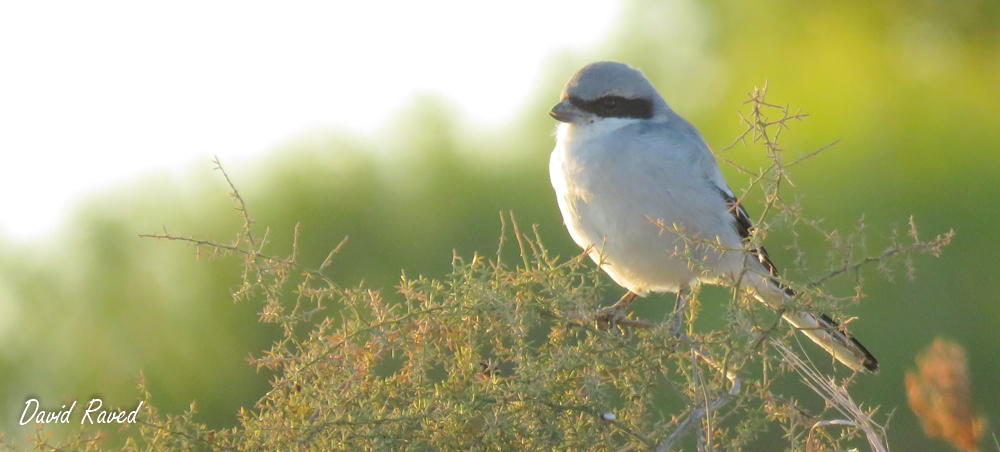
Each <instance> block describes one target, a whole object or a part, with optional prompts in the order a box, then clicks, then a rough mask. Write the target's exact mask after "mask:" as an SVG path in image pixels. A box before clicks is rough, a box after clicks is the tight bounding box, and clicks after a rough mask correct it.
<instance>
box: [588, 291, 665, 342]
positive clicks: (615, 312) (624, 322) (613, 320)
mask: <svg viewBox="0 0 1000 452" xmlns="http://www.w3.org/2000/svg"><path fill="white" fill-rule="evenodd" d="M638 296H639V295H636V293H635V292H632V291H631V290H630V291H628V292H626V293H625V295H624V296H622V298H621V299H620V300H618V302H617V303H615V304H613V305H611V306H608V307H606V308H604V309H601V310H600V311H597V315H596V316H595V318H596V319H597V327H598V328H599V329H601V330H604V331H607V330H609V329H610V328H611V327H612V326H617V327H618V328H620V329H621V330H622V331H623V332H624V331H625V328H624V327H627V326H636V327H640V328H650V327H652V325H651V324H649V322H645V321H641V320H630V319H629V318H628V316H627V315H626V314H625V309H628V306H629V305H630V304H632V301H633V300H635V299H636V297H638Z"/></svg>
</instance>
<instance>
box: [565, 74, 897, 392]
mask: <svg viewBox="0 0 1000 452" xmlns="http://www.w3.org/2000/svg"><path fill="white" fill-rule="evenodd" d="M559 100H560V102H559V103H558V104H556V106H555V107H553V108H552V111H551V112H550V114H551V115H552V117H553V118H555V119H556V120H558V121H559V122H560V124H559V128H558V131H557V132H556V146H555V149H554V150H553V151H552V157H551V159H550V161H549V176H550V177H551V179H552V187H553V188H555V192H556V197H557V199H558V201H559V209H560V210H561V211H562V216H563V220H564V221H565V223H566V228H567V229H569V234H570V236H572V237H573V240H574V241H575V242H576V243H577V244H578V245H580V246H581V247H582V248H584V249H585V250H587V252H588V253H589V254H590V257H591V258H592V259H594V261H595V262H597V263H598V265H600V267H601V268H602V269H604V271H605V272H607V273H608V275H610V276H611V279H613V280H614V281H615V282H616V283H618V285H620V286H622V287H624V288H626V289H628V293H626V294H625V296H624V297H622V299H621V300H620V301H619V302H618V303H616V304H615V305H614V306H612V307H610V308H606V309H605V310H603V311H602V313H603V315H605V318H608V319H611V320H612V323H614V321H615V319H617V320H621V319H623V318H625V316H624V315H623V314H622V313H623V311H624V309H625V308H626V307H627V306H628V304H629V303H631V302H632V300H634V299H635V298H636V297H637V296H645V295H646V294H648V293H649V292H677V295H678V305H680V303H681V301H680V300H681V297H682V293H681V292H682V291H683V290H685V289H687V288H689V287H690V286H692V285H695V284H699V283H709V284H719V283H722V282H725V281H730V282H732V281H736V280H737V279H739V280H740V282H741V284H742V285H743V286H744V287H747V288H748V289H750V290H751V291H752V292H753V293H754V295H755V296H756V297H757V298H758V299H759V300H760V301H762V302H763V303H765V304H766V305H768V306H770V307H771V308H773V309H780V308H781V307H782V306H783V305H784V302H785V301H786V300H787V299H790V297H792V296H794V294H795V293H794V292H793V291H792V290H791V289H789V288H787V287H785V286H784V285H782V284H781V283H780V282H778V280H777V279H776V276H777V269H776V268H775V266H774V264H772V263H771V260H770V258H768V255H767V252H766V251H765V250H764V248H763V247H756V248H755V247H753V246H752V245H751V244H750V243H749V240H748V238H749V236H750V233H751V231H752V230H753V223H752V222H751V221H750V218H749V216H748V215H747V212H746V210H744V209H743V207H742V206H741V205H740V204H739V202H738V200H737V198H736V196H734V195H733V192H732V190H730V189H729V186H728V185H727V184H726V180H725V179H724V178H723V177H722V172H720V171H719V165H718V163H716V161H715V157H714V156H713V155H712V151H711V150H709V148H708V145H707V144H706V143H705V140H704V139H703V138H702V136H701V134H700V133H699V132H698V130H697V129H695V127H694V126H693V125H691V123H689V122H687V121H686V120H685V119H684V118H682V117H680V116H679V115H678V114H677V113H674V111H673V110H671V109H670V107H668V106H667V103H666V101H664V100H663V98H662V97H661V96H660V94H659V93H658V92H657V91H656V88H654V87H653V85H652V83H650V81H649V80H648V79H647V78H646V77H645V76H644V75H643V74H642V72H640V71H639V70H637V69H634V68H632V67H631V66H628V65H626V64H622V63H616V62H597V63H592V64H589V65H587V66H584V67H583V69H580V70H579V71H578V72H577V73H576V74H575V75H574V76H573V78H572V79H570V81H569V83H567V84H566V88H565V89H564V90H563V92H562V96H560V98H559ZM658 222H659V225H658V224H657V223H658ZM661 225H667V226H670V225H674V226H676V227H675V228H665V227H662V226H661ZM679 231H680V233H678V232H679ZM692 238H696V240H691V239H692ZM698 242H700V243H698ZM709 242H710V243H709ZM782 316H783V317H784V319H785V320H786V321H788V323H790V324H791V325H792V326H793V327H795V328H796V329H798V330H799V331H801V332H802V333H803V334H805V335H806V336H807V337H809V339H811V340H812V341H813V342H815V343H817V344H819V346H820V347H823V348H824V349H825V350H826V351H828V352H829V353H830V354H831V355H833V356H834V357H835V358H836V359H837V360H839V361H840V362H842V363H844V364H845V365H847V366H848V367H850V368H851V369H854V370H860V369H864V370H867V371H870V372H875V371H877V370H878V362H877V361H876V360H875V358H874V357H873V356H872V355H871V353H869V352H868V350H866V349H865V347H864V346H862V345H861V343H860V342H858V341H857V340H855V339H854V338H852V337H851V336H850V335H848V333H847V332H846V330H845V329H844V328H842V327H841V326H839V325H838V324H837V323H836V322H835V321H833V319H831V318H830V317H828V316H826V315H824V314H819V315H816V314H812V313H809V312H794V311H785V312H783V314H782Z"/></svg>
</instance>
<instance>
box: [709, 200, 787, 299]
mask: <svg viewBox="0 0 1000 452" xmlns="http://www.w3.org/2000/svg"><path fill="white" fill-rule="evenodd" d="M715 188H716V189H717V190H718V191H719V195H721V196H722V199H723V200H725V201H726V206H728V207H729V214H730V215H732V217H733V228H735V229H736V233H737V234H739V235H740V239H742V240H743V242H744V243H746V242H748V241H749V240H750V234H751V233H753V228H754V225H753V221H751V220H750V215H748V214H747V211H746V209H744V208H743V205H741V204H740V200H739V199H737V198H736V196H734V195H733V193H732V191H730V190H729V188H728V187H726V188H722V187H719V186H717V185H716V187H715ZM747 251H748V252H750V254H751V255H753V257H755V258H757V260H758V261H760V263H761V265H763V266H764V268H766V269H767V273H768V274H769V275H770V276H771V277H770V278H768V279H769V280H770V282H771V283H772V284H774V285H775V286H776V287H778V288H779V289H781V290H782V291H784V292H785V294H786V295H788V296H794V295H795V291H793V290H792V289H791V288H790V287H788V286H786V285H785V284H783V283H782V282H781V281H778V267H776V266H775V265H774V263H773V262H771V257H770V256H768V255H767V250H766V249H764V246H763V245H758V246H750V247H748V249H747Z"/></svg>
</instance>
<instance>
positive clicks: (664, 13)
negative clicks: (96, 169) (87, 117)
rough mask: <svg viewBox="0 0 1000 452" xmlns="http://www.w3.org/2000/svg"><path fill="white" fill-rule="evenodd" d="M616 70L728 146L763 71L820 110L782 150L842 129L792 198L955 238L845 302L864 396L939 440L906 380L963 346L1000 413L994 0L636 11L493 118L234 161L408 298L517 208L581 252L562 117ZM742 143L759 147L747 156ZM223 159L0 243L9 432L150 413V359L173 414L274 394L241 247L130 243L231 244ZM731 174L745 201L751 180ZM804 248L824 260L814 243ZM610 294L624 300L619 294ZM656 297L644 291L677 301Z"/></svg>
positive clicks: (156, 386) (203, 415)
mask: <svg viewBox="0 0 1000 452" xmlns="http://www.w3.org/2000/svg"><path fill="white" fill-rule="evenodd" d="M530 13H531V12H530V11H525V14H530ZM511 32H512V33H516V32H517V31H516V30H511ZM599 59H612V60H620V61H625V62H629V63H631V64H633V65H635V66H637V67H639V68H641V69H643V70H644V71H645V72H646V74H647V75H648V76H649V77H650V79H651V80H652V81H653V82H654V84H655V85H656V86H657V87H658V88H659V89H660V92H661V93H662V94H663V95H664V97H665V98H666V99H667V102H668V103H669V104H670V105H671V106H672V107H673V108H674V109H675V110H676V111H678V112H679V113H681V114H682V115H684V116H685V117H687V118H688V119H689V120H690V121H691V122H693V123H694V124H695V125H696V126H697V127H698V128H699V129H700V130H701V131H702V133H703V134H704V135H705V137H706V139H707V140H708V142H709V143H710V144H711V145H712V146H713V147H714V148H716V149H720V148H722V147H724V146H726V145H728V144H730V143H731V142H732V141H733V140H734V138H735V137H736V136H738V135H739V133H740V132H741V131H742V126H741V124H740V122H739V117H738V115H737V114H736V111H737V110H738V109H739V108H740V103H741V102H742V101H743V100H745V95H746V93H747V92H748V91H750V90H752V89H753V87H754V86H755V85H758V86H759V85H762V84H763V83H764V82H765V81H767V82H768V84H769V86H770V91H769V99H770V100H771V101H774V102H777V103H781V104H784V103H790V104H791V105H792V107H793V108H795V107H801V108H802V109H803V110H804V112H806V113H808V114H809V115H810V117H809V118H808V119H807V120H805V121H804V122H802V123H801V124H793V129H792V130H791V131H790V132H788V133H787V134H786V135H785V137H784V140H783V144H784V145H785V148H786V149H789V150H791V151H793V152H795V151H802V152H810V151H812V150H815V149H817V148H818V147H820V146H823V145H825V144H828V143H830V142H832V141H834V140H837V139H840V140H841V142H840V143H839V144H837V145H836V146H834V147H833V148H832V149H831V150H829V151H827V152H825V153H823V154H821V155H820V156H819V157H817V158H815V159H813V160H810V161H808V162H807V163H805V164H802V165H800V166H797V167H795V168H794V169H793V172H792V177H793V180H794V181H795V182H796V186H795V187H794V188H789V190H788V191H787V192H786V197H788V198H789V199H792V197H795V196H797V197H799V198H800V199H801V202H802V205H803V206H804V208H805V213H806V215H807V216H809V217H812V218H824V219H825V220H824V221H825V223H824V224H825V226H826V227H827V228H829V229H839V230H841V231H849V230H851V229H853V227H854V225H855V224H856V223H857V221H858V220H859V219H860V218H861V217H862V216H864V218H865V222H866V224H867V225H868V226H869V234H870V236H869V240H868V244H869V247H870V249H871V250H872V251H873V252H877V251H878V250H879V249H880V247H881V246H885V245H886V244H887V243H888V241H887V240H888V239H887V237H888V235H889V234H890V231H891V229H892V228H893V227H894V226H898V227H902V228H904V229H905V227H906V219H907V218H908V217H909V216H910V215H913V216H914V217H915V219H916V222H917V225H918V226H919V227H920V230H921V233H922V234H923V237H924V238H931V237H933V236H934V235H936V234H939V233H944V232H947V231H948V230H949V229H952V228H954V230H955V232H956V234H957V236H956V239H955V240H954V242H953V244H952V245H951V246H950V247H948V248H947V249H946V251H945V253H944V254H943V256H942V257H941V258H940V259H933V258H930V257H927V256H920V257H918V258H917V259H916V267H917V272H916V280H915V281H913V282H910V281H908V280H906V278H905V277H903V275H902V274H898V275H897V277H896V278H895V279H896V281H895V282H888V281H886V280H885V278H883V277H881V276H880V275H879V274H878V272H876V271H872V270H869V271H867V272H866V273H865V276H866V286H865V291H866V293H867V295H868V297H867V299H865V301H864V302H863V303H862V304H861V305H859V306H857V307H855V308H852V309H851V310H850V311H849V313H850V314H852V315H856V316H858V317H859V318H860V320H858V321H856V322H854V323H852V325H851V329H852V331H853V333H854V334H855V335H856V336H857V337H859V338H861V339H862V340H863V342H864V343H865V344H866V345H867V346H868V348H869V349H870V350H871V351H872V352H873V353H874V354H875V355H876V356H877V357H878V358H879V360H880V362H881V365H882V372H881V373H880V374H879V375H877V376H865V377H862V378H860V381H859V382H858V383H857V384H856V386H855V387H854V395H855V397H856V399H857V400H858V401H862V402H863V403H864V404H865V405H867V406H874V405H881V406H882V412H883V413H888V412H892V411H895V413H894V414H893V415H892V419H891V422H890V423H889V430H888V431H889V437H890V444H891V446H892V447H893V448H895V449H896V450H911V451H920V450H942V448H944V447H945V446H944V444H943V443H940V442H930V441H928V440H927V439H926V438H925V436H924V434H923V432H922V431H921V428H920V424H919V421H918V420H917V419H916V417H915V416H914V415H913V414H912V412H911V411H910V410H909V409H908V408H907V406H906V398H905V389H904V386H903V377H904V372H905V371H906V370H907V369H911V368H914V367H915V365H914V357H915V356H916V355H917V354H918V353H919V352H921V351H922V349H923V348H924V347H926V346H927V345H928V344H930V342H931V341H932V340H933V338H934V337H936V336H945V337H947V338H950V339H953V340H955V341H957V342H958V343H960V344H961V345H963V346H964V347H965V348H966V350H967V352H968V359H969V369H970V372H971V377H972V382H971V386H972V391H973V397H974V404H975V407H976V409H977V410H979V411H980V412H981V413H982V414H984V415H985V416H986V417H987V418H988V420H989V421H990V422H991V423H992V424H993V425H994V426H995V425H997V423H1000V387H998V384H997V383H996V381H997V378H998V377H1000V360H998V359H997V357H998V353H1000V352H998V350H1000V335H998V334H997V327H996V322H997V319H1000V303H998V302H997V301H996V298H997V294H998V293H1000V278H998V277H997V276H996V271H997V270H998V267H1000V257H998V256H1000V240H998V239H997V230H996V229H997V228H996V224H997V222H998V220H1000V207H998V206H1000V203H998V202H997V201H998V198H1000V177H997V172H998V170H1000V113H998V112H997V108H998V101H1000V3H998V2H996V1H986V0H983V1H959V2H933V1H916V2H912V1H907V2H904V1H878V2H870V1H839V2H832V1H815V2H792V1H760V2H738V1H713V0H706V1H697V2H695V1H672V2H654V1H643V0H633V1H628V2H626V4H625V5H624V6H623V8H622V12H621V16H620V17H619V18H618V20H617V25H616V27H615V32H614V33H612V35H611V36H610V37H608V39H607V40H606V41H605V42H603V43H602V44H600V45H598V46H596V47H595V48H591V49H587V50H586V51H576V52H564V53H561V54H557V55H553V57H552V58H551V60H550V62H549V64H548V67H547V68H546V70H545V73H544V75H543V77H541V78H540V79H539V80H538V83H537V86H536V89H535V90H534V92H533V93H531V95H530V97H529V98H528V99H526V100H525V102H524V104H523V107H522V108H521V109H520V111H519V113H518V114H517V115H516V116H515V117H514V118H513V119H511V120H509V121H507V122H506V123H504V124H503V125H501V126H496V127H492V128H484V127H480V126H477V125H475V124H470V123H468V122H466V121H465V120H463V114H462V111H460V110H459V109H458V108H457V107H455V106H454V105H453V104H451V103H450V102H449V101H448V100H446V99H442V98H440V97H437V96H433V95H426V96H417V97H415V98H413V99H412V100H411V101H410V102H409V103H408V105H407V107H405V108H403V109H402V110H400V111H399V112H398V113H397V115H396V116H395V118H394V119H393V120H392V121H391V122H390V124H388V125H387V126H386V127H385V128H384V130H382V131H380V132H379V133H375V134H361V133H355V132H351V131H348V130H339V129H335V128H317V129H314V130H312V131H310V132H308V133H304V134H302V135H301V136H298V137H296V138H294V139H292V140H289V141H288V142H287V143H285V144H284V145H281V146H278V147H276V148H275V149H274V150H273V152H271V153H270V154H268V155H267V156H265V157H263V158H261V159H259V160H256V161H241V162H231V163H229V162H226V161H225V160H223V162H222V163H223V165H224V166H225V167H226V169H227V171H228V172H229V175H230V176H231V177H232V179H233V181H234V183H235V184H236V186H237V188H239V189H240V190H241V194H242V195H243V197H244V199H245V200H246V202H247V205H248V208H249V210H250V213H251V214H252V215H253V216H254V217H255V218H256V220H257V222H258V224H259V225H260V226H261V227H264V226H267V227H270V229H271V233H270V237H271V243H272V244H271V245H270V247H269V248H268V250H269V251H270V252H271V253H272V254H276V255H280V254H287V253H288V252H289V250H290V244H291V239H292V233H293V229H294V227H295V224H296V223H301V238H300V244H299V249H300V251H301V257H300V261H301V262H303V263H306V264H307V265H313V266H315V265H318V264H319V262H321V261H322V259H323V258H324V257H325V256H326V254H327V253H328V252H329V250H330V249H332V248H333V247H334V246H336V244H337V243H338V242H339V241H340V240H341V239H342V238H343V237H344V236H349V237H350V240H349V242H348V244H347V246H346V248H344V250H343V251H342V252H341V253H340V254H339V255H338V256H337V257H336V259H335V263H334V266H333V274H334V275H335V277H336V279H337V280H338V281H339V282H341V283H343V284H346V285H356V284H359V283H360V282H361V281H362V280H363V281H364V284H365V285H366V286H368V287H373V288H383V289H386V291H387V292H390V291H392V289H391V288H392V286H394V285H395V284H396V282H397V281H398V279H399V274H400V271H401V270H403V271H405V272H406V273H407V274H408V275H414V276H415V275H417V274H423V275H427V276H432V277H440V276H443V275H444V274H445V273H446V272H447V271H448V270H449V268H450V260H451V254H452V250H456V251H457V252H458V253H459V254H461V255H471V253H473V252H474V251H480V252H482V253H487V254H489V253H492V252H493V251H495V249H496V245H497V240H498V237H499V233H500V221H499V217H498V212H499V211H501V210H503V211H507V210H511V211H513V212H514V213H515V214H516V216H517V218H518V221H519V222H520V223H521V224H522V225H530V224H538V225H539V229H540V232H541V234H542V237H543V239H545V240H546V242H547V244H548V246H549V247H550V248H551V249H552V250H553V251H554V252H555V253H557V254H560V255H563V256H572V255H575V254H577V253H578V252H579V250H578V249H577V247H576V246H575V245H574V244H573V243H572V242H571V240H570V239H569V237H568V235H567V234H566V233H565V230H564V228H563V226H562V223H561V219H560V217H559V213H558V208H557V206H556V203H555V199H554V196H553V193H552V190H551V188H550V186H549V182H548V166H547V165H548V156H549V152H550V150H551V148H552V144H553V137H552V132H553V130H554V127H555V122H554V121H553V120H552V119H551V118H549V117H548V114H547V113H548V109H549V108H550V107H551V106H552V105H553V104H554V103H555V102H556V101H557V99H558V95H559V92H560V90H561V89H562V85H563V84H564V83H565V81H566V80H567V79H568V78H569V77H570V76H571V75H572V73H573V72H574V71H575V70H576V69H578V68H579V67H580V66H582V65H583V64H586V63H588V62H590V61H593V60H599ZM483 89H489V87H483ZM331 108H336V107H335V106H331ZM727 156H729V157H731V158H733V159H735V160H737V161H739V162H740V163H743V164H746V165H751V166H756V165H759V164H761V163H762V162H763V159H762V157H761V155H760V154H759V152H758V151H751V150H743V149H742V148H737V149H736V150H733V151H731V152H730V153H729V154H727ZM211 167H212V165H211V163H210V161H209V160H208V159H206V160H205V161H204V162H198V163H197V164H194V165H192V166H191V167H190V168H189V169H187V170H186V171H183V172H166V171H164V172H162V173H158V174H151V175H148V176H146V177H143V178H142V179H141V180H136V181H134V182H131V183H128V184H123V185H121V186H119V187H117V188H115V189H110V190H105V191H102V192H100V193H94V194H91V195H90V196H89V197H88V198H87V199H86V200H85V201H84V202H82V203H81V204H79V205H78V206H77V208H76V211H75V213H74V214H73V216H72V219H71V221H69V222H67V223H66V224H64V225H63V227H62V229H61V231H60V232H59V233H58V234H55V235H53V236H51V237H47V238H46V239H45V240H42V241H39V242H37V243H34V244H31V245H20V244H17V243H15V242H14V241H13V240H8V239H5V238H3V237H0V302H2V310H3V312H4V314H3V315H2V316H3V318H2V319H0V338H2V339H3V344H4V345H3V346H2V347H0V401H2V406H3V410H0V428H2V429H3V430H5V431H7V432H8V433H9V434H11V436H12V437H14V438H19V437H22V435H21V434H20V431H22V430H24V429H23V428H22V427H20V426H18V425H17V419H18V417H19V416H20V414H21V411H22V410H23V409H24V402H25V400H27V399H28V398H30V397H38V398H40V399H41V400H42V401H43V405H58V403H56V401H62V400H74V399H78V400H81V403H83V400H84V399H88V398H89V397H91V396H100V397H103V399H104V401H105V403H106V404H110V405H111V406H119V405H123V406H134V404H135V397H136V395H137V392H136V391H135V389H134V387H135V382H136V380H137V378H138V375H139V371H140V370H142V371H143V372H144V373H145V375H146V377H147V378H148V380H149V386H150V389H151V391H152V392H153V395H154V397H155V398H154V400H153V401H152V402H153V403H154V404H155V405H157V406H158V407H160V408H161V409H163V410H164V411H166V412H175V413H178V412H180V411H182V410H183V409H185V408H186V407H187V406H188V405H189V404H190V402H191V401H196V402H197V406H198V408H199V411H200V414H199V418H200V419H202V420H203V421H204V422H206V423H208V424H209V425H210V426H213V427H226V426H232V425H234V423H235V421H236V416H235V413H236V411H237V410H238V409H239V408H240V407H248V408H250V407H252V406H253V404H254V403H255V402H256V401H257V400H258V399H259V398H260V397H261V396H262V395H263V394H264V392H265V391H266V390H267V389H268V383H267V381H268V378H269V375H268V374H267V373H266V372H257V371H256V370H255V369H253V368H251V367H250V366H249V365H248V364H247V357H248V355H250V354H256V353H258V352H259V351H260V350H261V349H264V348H267V347H268V346H269V345H270V343H271V341H272V340H273V339H274V338H276V337H277V334H278V332H277V331H276V330H275V329H274V328H273V327H271V326H270V325H264V324H259V323H257V316H256V312H257V310H258V309H259V307H260V306H259V305H256V304H254V303H239V304H235V305H234V304H233V302H232V300H231V298H230V291H231V290H233V289H234V288H236V287H238V285H239V284H240V281H239V274H240V260H239V259H234V258H231V259H226V260H216V261H210V260H208V259H205V258H204V257H203V258H201V259H196V258H195V257H196V254H195V250H194V249H192V248H188V247H185V246H182V245H179V244H176V243H157V242H156V241H154V240H149V239H139V238H138V235H139V234H144V233H155V232H160V231H161V230H162V227H163V226H164V225H165V226H166V227H167V229H168V230H169V231H170V232H172V233H175V234H183V235H193V236H195V237H205V236H207V235H209V234H211V237H213V238H216V239H218V240H222V241H227V240H229V237H231V236H232V234H233V233H235V232H236V230H237V229H238V227H239V226H240V222H239V220H238V219H237V218H236V212H235V211H234V210H233V204H232V203H231V200H230V199H229V197H228V196H227V187H226V185H225V181H224V180H223V178H222V176H221V174H219V173H217V172H213V171H211ZM730 170H731V168H728V167H727V168H725V169H724V171H726V175H727V177H728V178H729V181H730V185H731V186H732V187H733V188H734V190H737V189H740V188H743V187H745V186H746V185H747V183H748V182H747V180H745V176H740V175H737V174H736V173H735V172H733V171H730ZM747 208H748V209H749V210H750V211H751V212H757V211H759V205H754V204H753V203H750V204H749V205H748V206H747ZM260 233H262V231H258V234H260ZM787 238H788V236H787V235H782V234H781V233H780V232H778V233H775V234H772V235H771V236H769V237H768V246H769V251H770V253H771V255H772V258H773V260H774V261H775V262H776V263H777V264H778V265H779V267H781V266H782V263H789V264H790V262H791V261H792V260H793V258H794V253H793V252H792V251H791V250H789V249H786V248H785V247H784V246H783V244H785V243H788V241H787V240H785V239H787ZM801 244H802V245H803V247H804V250H805V252H806V253H812V254H813V255H814V256H815V258H814V259H813V260H812V261H813V262H815V263H817V264H819V265H821V264H822V263H823V259H824V257H825V254H824V253H825V252H826V245H825V244H824V243H823V242H822V241H821V240H818V239H807V240H804V241H803V242H802V243H801ZM792 277H793V278H794V274H792ZM842 289H844V290H845V292H844V294H845V295H846V294H849V293H850V285H849V284H847V285H844V286H843V287H842ZM610 292H611V293H609V294H608V299H609V301H610V300H611V299H613V298H616V297H617V296H618V295H620V293H619V292H617V291H610ZM650 300H651V301H647V302H640V303H657V302H663V301H664V300H666V298H664V297H651V299H650ZM663 304H665V305H666V304H667V303H663ZM877 419H879V418H877ZM775 430H778V429H775Z"/></svg>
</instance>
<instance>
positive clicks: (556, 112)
mask: <svg viewBox="0 0 1000 452" xmlns="http://www.w3.org/2000/svg"><path fill="white" fill-rule="evenodd" d="M549 115H550V116H552V117H553V118H555V120H556V121H559V122H570V123H572V122H577V121H578V120H579V119H580V118H582V117H583V112H582V111H580V109H578V108H576V107H575V106H573V104H572V103H570V101H569V99H566V100H563V101H562V102H559V103H558V104H556V106H555V107H552V111H550V112H549Z"/></svg>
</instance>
